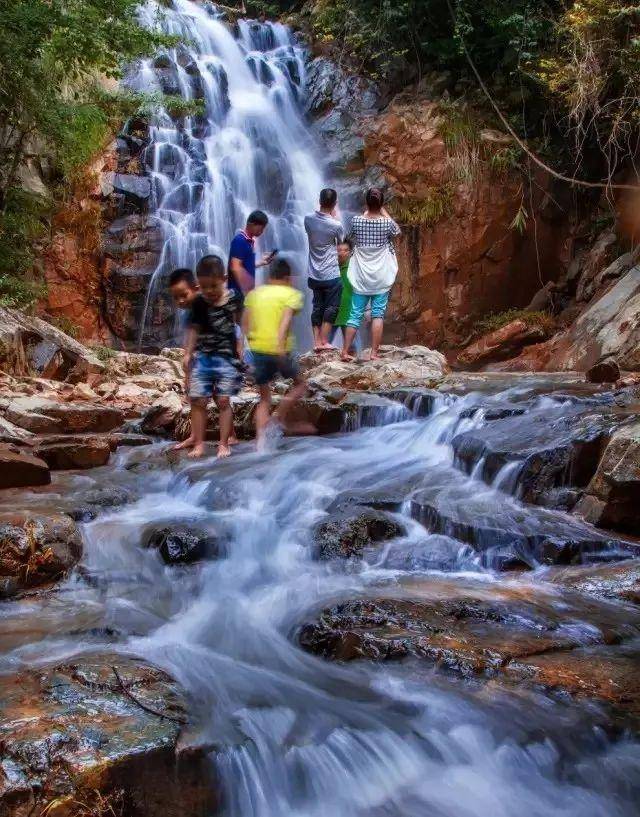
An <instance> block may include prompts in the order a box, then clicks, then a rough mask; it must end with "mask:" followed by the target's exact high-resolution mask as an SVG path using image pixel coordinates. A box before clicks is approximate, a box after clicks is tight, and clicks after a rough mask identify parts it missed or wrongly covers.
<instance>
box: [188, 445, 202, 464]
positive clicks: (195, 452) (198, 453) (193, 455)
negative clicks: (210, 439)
mask: <svg viewBox="0 0 640 817" xmlns="http://www.w3.org/2000/svg"><path fill="white" fill-rule="evenodd" d="M204 452H205V447H204V443H197V445H194V446H193V448H192V450H191V451H190V452H189V454H188V456H189V459H192V460H199V459H200V457H204Z"/></svg>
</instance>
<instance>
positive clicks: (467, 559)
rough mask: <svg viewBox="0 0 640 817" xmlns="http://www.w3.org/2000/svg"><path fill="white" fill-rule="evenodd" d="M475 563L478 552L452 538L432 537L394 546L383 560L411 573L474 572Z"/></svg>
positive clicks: (395, 567)
mask: <svg viewBox="0 0 640 817" xmlns="http://www.w3.org/2000/svg"><path fill="white" fill-rule="evenodd" d="M476 561H477V558H476V553H475V551H474V550H473V548H471V547H470V546H469V545H465V544H463V543H462V542H459V541H457V540H456V539H451V538H450V537H449V536H440V535H438V534H433V535H431V536H427V537H425V538H424V540H422V541H420V542H415V541H410V540H407V541H404V542H402V543H400V544H398V545H391V546H390V548H389V552H388V553H387V555H386V558H385V560H384V567H386V568H388V569H390V570H406V571H408V572H411V573H420V572H424V571H429V570H443V571H449V570H472V569H473V568H474V566H475V565H476ZM502 569H505V568H504V567H503V568H502Z"/></svg>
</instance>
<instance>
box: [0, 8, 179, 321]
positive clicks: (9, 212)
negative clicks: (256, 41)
mask: <svg viewBox="0 0 640 817" xmlns="http://www.w3.org/2000/svg"><path fill="white" fill-rule="evenodd" d="M137 7H138V2H137V0H12V2H3V3H0V30H1V31H2V37H0V65H1V66H2V72H1V75H0V298H1V299H2V303H5V304H7V303H11V304H12V305H16V306H28V305H30V304H31V303H33V302H34V301H35V300H36V299H37V298H38V297H39V293H40V292H41V286H40V285H39V284H37V283H30V282H29V280H28V279H29V274H30V273H31V277H34V276H33V274H32V266H33V257H34V248H35V244H36V242H37V241H38V240H39V239H41V238H42V237H43V235H44V233H46V230H47V217H48V216H49V215H50V210H51V203H46V202H42V201H41V200H39V199H38V198H37V197H35V196H32V195H28V194H26V193H24V192H23V191H22V190H21V188H20V179H19V173H20V171H21V168H22V167H23V162H24V158H25V156H26V155H27V154H28V153H32V152H34V151H36V152H37V153H39V154H40V155H44V156H46V157H47V160H48V165H49V169H48V172H49V182H50V183H51V185H52V187H58V188H62V189H63V190H64V188H65V187H66V186H68V184H69V183H70V182H72V181H73V179H74V173H75V171H76V170H77V169H78V168H80V167H82V166H83V165H86V163H87V162H88V161H89V160H90V159H91V157H92V156H93V155H95V154H96V153H97V152H98V151H100V149H101V148H102V147H103V146H104V143H105V140H106V138H107V135H108V133H109V128H110V125H111V124H112V116H113V104H111V107H110V106H109V105H107V104H105V98H106V96H107V95H106V94H105V93H104V92H103V91H100V89H99V86H98V83H97V78H98V77H99V76H104V77H117V76H118V75H119V73H120V71H121V68H122V67H123V65H124V64H125V63H127V62H129V61H131V60H132V59H135V58H137V57H139V56H142V55H144V54H148V53H150V52H152V51H153V50H154V49H156V48H157V47H158V46H161V45H168V44H172V43H173V42H174V40H173V38H167V37H165V36H162V35H158V34H156V33H154V32H151V31H148V30H147V29H145V28H143V27H142V26H141V25H140V24H139V22H138V18H137Z"/></svg>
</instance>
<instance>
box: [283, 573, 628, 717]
mask: <svg viewBox="0 0 640 817" xmlns="http://www.w3.org/2000/svg"><path fill="white" fill-rule="evenodd" d="M404 591H405V597H400V596H399V595H398V596H397V597H393V596H387V597H385V596H377V597H369V598H363V599H357V600H356V599H354V600H349V601H345V602H343V603H340V604H337V605H335V606H333V607H330V608H327V609H324V610H323V611H321V613H320V614H319V615H318V616H317V617H315V618H311V619H310V620H309V621H308V622H307V623H305V624H304V625H303V626H302V627H301V629H300V631H299V633H298V639H299V642H300V644H301V646H302V647H303V648H304V649H306V650H308V651H310V652H313V653H316V654H318V655H321V656H323V657H325V658H328V659H332V660H339V661H352V660H357V659H367V660H371V661H389V660H399V659H404V658H408V657H411V656H413V657H414V658H415V657H418V658H421V659H424V660H427V661H429V662H431V663H433V664H435V665H437V666H439V667H440V668H442V669H445V670H449V671H453V672H455V673H461V674H462V675H464V676H484V677H491V676H497V677H505V676H506V677H507V678H508V679H512V680H517V681H518V682H524V683H537V684H542V685H544V686H546V687H548V688H550V689H556V690H559V691H566V692H569V693H571V694H574V695H578V696H581V697H592V698H596V699H602V700H605V701H607V702H608V703H610V704H613V705H614V706H615V708H616V709H617V710H619V711H620V712H623V711H624V712H627V713H628V714H630V715H633V716H634V717H637V716H638V715H640V679H639V677H638V673H637V663H638V658H639V657H640V612H637V611H634V610H629V611H628V614H627V615H625V616H624V619H623V618H622V617H621V615H620V611H619V610H618V609H617V608H616V607H615V606H612V605H610V604H608V603H607V602H600V601H598V600H597V599H590V598H587V597H583V596H581V595H580V594H578V593H575V594H573V595H565V596H564V597H563V598H562V600H560V598H559V597H558V596H557V595H555V594H554V592H553V590H549V589H548V588H545V587H543V586H539V585H538V586H536V585H526V584H523V585H512V586H511V587H509V588H507V587H501V586H497V585H495V584H489V585H484V586H483V585H482V584H480V583H475V584H474V583H470V582H469V581H468V580H467V581H465V580H463V579H461V578H457V579H448V578H446V577H436V576H434V577H432V578H430V579H423V580H421V581H414V582H412V581H408V582H407V583H406V585H405V587H404ZM398 593H399V591H398Z"/></svg>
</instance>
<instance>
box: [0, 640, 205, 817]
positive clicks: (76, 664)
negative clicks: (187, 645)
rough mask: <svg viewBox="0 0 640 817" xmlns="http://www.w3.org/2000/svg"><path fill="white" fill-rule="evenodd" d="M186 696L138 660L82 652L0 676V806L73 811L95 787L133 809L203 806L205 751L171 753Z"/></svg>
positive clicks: (186, 810)
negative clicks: (184, 754)
mask: <svg viewBox="0 0 640 817" xmlns="http://www.w3.org/2000/svg"><path fill="white" fill-rule="evenodd" d="M186 720H187V719H186V715H185V700H184V698H183V696H182V694H181V693H180V692H179V691H178V689H177V687H176V685H175V684H174V683H173V682H172V681H171V679H170V678H169V677H168V676H167V675H165V674H164V673H163V672H161V671H160V670H158V669H156V668H154V667H152V666H149V665H147V664H145V663H144V662H142V661H139V660H136V659H131V658H125V657H122V656H109V655H84V656H81V657H79V658H77V659H74V660H72V661H69V662H68V663H66V664H62V665H59V666H56V667H53V668H51V669H34V670H26V671H24V672H21V673H19V674H10V675H4V676H2V677H0V769H1V771H0V812H1V813H2V814H4V815H11V817H28V815H31V817H39V815H42V814H44V813H48V814H67V813H74V812H73V808H74V805H75V806H76V807H77V804H78V803H87V804H88V805H89V813H96V814H97V813H101V812H100V811H99V809H98V802H99V800H98V798H97V793H98V792H99V793H100V799H102V798H106V802H107V803H109V801H110V800H111V801H112V802H114V803H119V804H120V806H121V807H122V808H123V809H124V811H125V813H126V814H131V815H135V817H160V815H171V816H172V817H173V816H174V815H175V817H178V815H193V816H194V817H196V815H198V817H199V815H202V814H204V813H206V811H207V810H208V809H212V808H214V807H215V800H216V795H215V788H214V785H213V784H214V781H213V780H212V777H211V774H210V770H209V769H208V766H207V764H206V762H205V758H204V757H203V755H202V754H201V753H198V752H195V753H190V754H189V756H188V757H187V758H184V759H181V758H180V756H179V755H178V756H176V750H177V748H178V741H179V738H180V735H181V732H182V730H183V729H184V728H185V725H186Z"/></svg>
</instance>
